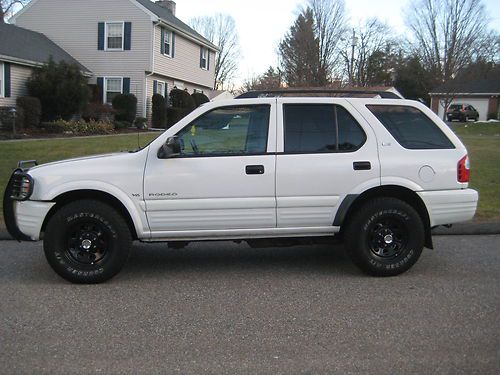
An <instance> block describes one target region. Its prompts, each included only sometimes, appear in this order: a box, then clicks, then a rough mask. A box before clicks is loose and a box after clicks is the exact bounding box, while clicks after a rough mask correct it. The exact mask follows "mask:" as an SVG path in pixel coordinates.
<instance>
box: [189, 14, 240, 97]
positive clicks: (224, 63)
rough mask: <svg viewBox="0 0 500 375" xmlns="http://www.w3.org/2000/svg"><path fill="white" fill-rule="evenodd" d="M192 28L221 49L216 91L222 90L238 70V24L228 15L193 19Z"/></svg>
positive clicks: (216, 64) (217, 63) (216, 70)
mask: <svg viewBox="0 0 500 375" xmlns="http://www.w3.org/2000/svg"><path fill="white" fill-rule="evenodd" d="M189 24H190V26H191V27H192V28H193V29H195V30H196V31H198V32H199V33H200V34H202V35H203V36H204V37H205V38H207V39H208V40H210V41H211V42H212V43H213V44H215V45H216V46H218V47H219V52H218V53H217V57H216V61H215V85H214V89H216V90H222V89H224V86H225V85H226V86H227V85H228V84H229V82H230V81H231V80H232V79H233V78H234V76H235V74H236V72H237V70H238V59H239V58H240V47H239V39H238V32H237V30H236V23H235V22H234V19H233V17H231V16H230V15H227V14H220V13H219V14H216V15H215V16H205V17H197V18H193V19H191V20H190V22H189Z"/></svg>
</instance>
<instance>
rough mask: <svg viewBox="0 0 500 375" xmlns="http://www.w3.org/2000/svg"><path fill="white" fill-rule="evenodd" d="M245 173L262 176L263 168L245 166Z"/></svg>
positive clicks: (259, 166)
mask: <svg viewBox="0 0 500 375" xmlns="http://www.w3.org/2000/svg"><path fill="white" fill-rule="evenodd" d="M245 171H246V173H247V174H264V166H263V165H247V166H246V167H245Z"/></svg>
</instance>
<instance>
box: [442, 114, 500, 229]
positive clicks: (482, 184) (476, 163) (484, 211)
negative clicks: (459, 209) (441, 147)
mask: <svg viewBox="0 0 500 375" xmlns="http://www.w3.org/2000/svg"><path fill="white" fill-rule="evenodd" d="M450 127H451V128H452V129H453V130H454V131H455V133H456V134H457V135H458V136H459V138H460V139H461V140H462V142H463V143H464V144H465V146H466V147H467V151H468V153H469V157H470V160H471V182H470V187H471V188H473V189H476V190H478V191H479V207H478V211H477V213H476V219H477V220H500V198H499V197H500V122H486V123H480V122H477V123H459V124H455V123H453V124H452V125H450Z"/></svg>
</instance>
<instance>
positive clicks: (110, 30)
mask: <svg viewBox="0 0 500 375" xmlns="http://www.w3.org/2000/svg"><path fill="white" fill-rule="evenodd" d="M123 25H124V23H123V22H106V50H123Z"/></svg>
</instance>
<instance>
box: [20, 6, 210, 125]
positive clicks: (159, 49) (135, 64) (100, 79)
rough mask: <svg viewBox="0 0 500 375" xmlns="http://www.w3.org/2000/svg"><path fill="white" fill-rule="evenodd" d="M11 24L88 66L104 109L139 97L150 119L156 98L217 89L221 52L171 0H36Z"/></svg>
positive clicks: (139, 111) (141, 112)
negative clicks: (175, 91)
mask: <svg viewBox="0 0 500 375" xmlns="http://www.w3.org/2000/svg"><path fill="white" fill-rule="evenodd" d="M10 21H11V22H13V23H15V24H16V25H18V26H21V27H25V28H28V29H32V30H35V31H38V32H41V33H43V34H45V35H47V36H48V37H49V38H51V39H52V40H53V41H54V42H56V43H57V44H58V45H60V46H61V47H63V48H64V49H65V50H66V51H68V52H69V53H70V54H71V55H72V56H74V57H75V58H76V59H77V60H78V61H80V62H81V63H82V64H83V65H85V66H86V67H88V68H89V69H90V70H91V71H92V72H93V76H92V77H91V78H90V80H89V83H91V84H95V85H97V86H98V90H97V92H98V93H99V94H98V99H99V100H102V101H103V102H104V103H111V101H112V99H113V97H114V96H116V95H117V94H120V93H132V94H134V95H135V96H136V97H137V101H138V108H137V115H138V116H144V117H150V115H151V97H152V95H153V94H154V93H160V94H162V95H164V96H165V97H167V96H168V92H170V90H171V89H172V88H174V87H177V88H181V89H187V90H189V91H190V92H192V91H195V90H196V91H200V92H207V91H209V90H211V89H213V87H214V81H215V66H214V65H215V64H214V61H215V54H216V52H217V47H216V46H215V45H213V44H212V43H211V42H210V41H208V40H207V39H205V38H204V37H203V36H201V35H200V34H198V33H197V32H196V31H195V30H193V29H192V28H191V27H189V26H188V25H186V24H185V23H184V22H182V21H181V20H179V19H178V18H177V17H176V16H175V2H173V1H171V0H163V1H157V2H156V3H153V2H152V1H150V0H71V1H64V2H61V1H60V0H32V1H31V2H30V3H29V4H28V5H27V6H26V7H24V8H23V9H22V10H21V11H19V12H18V13H17V14H15V15H14V16H13V17H12V18H11V20H10Z"/></svg>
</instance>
